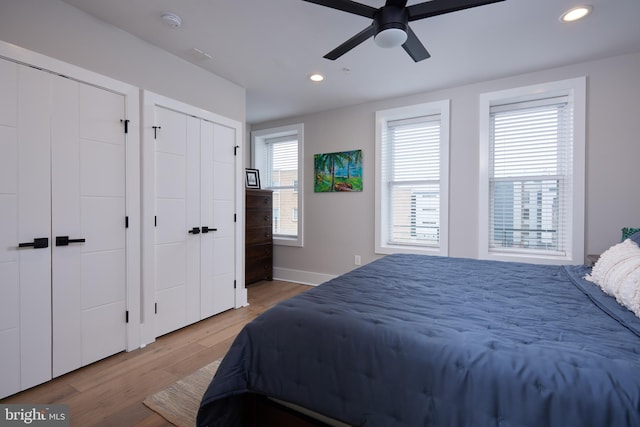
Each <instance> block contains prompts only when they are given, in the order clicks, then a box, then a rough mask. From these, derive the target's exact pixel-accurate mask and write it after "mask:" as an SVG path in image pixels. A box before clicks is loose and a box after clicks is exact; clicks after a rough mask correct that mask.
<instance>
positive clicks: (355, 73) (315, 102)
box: [64, 0, 640, 123]
mask: <svg viewBox="0 0 640 427" xmlns="http://www.w3.org/2000/svg"><path fill="white" fill-rule="evenodd" d="M64 1H65V2H66V3H68V4H71V5H73V6H75V7H77V8H79V9H81V10H83V11H85V12H86V13H88V14H90V15H93V16H95V17H96V18H98V19H101V20H103V21H106V22H108V23H110V24H112V25H114V26H116V27H120V28H121V29H123V30H125V31H127V32H129V33H131V34H133V35H135V36H137V37H139V38H141V39H144V40H146V41H148V42H149V43H151V44H154V45H156V46H158V47H160V48H162V49H165V50H167V51H169V52H172V53H173V54H175V55H177V56H179V57H181V58H184V59H185V60H187V61H190V62H192V63H194V64H197V65H198V66H200V67H203V68H205V69H207V70H210V71H211V72H213V73H215V74H217V75H219V76H222V77H224V78H226V79H228V80H231V81H232V82H234V83H236V84H238V85H240V86H243V87H245V88H246V89H247V122H249V123H258V122H263V121H267V120H272V119H278V118H283V117H288V116H293V115H299V114H306V113H312V112H317V111H322V110H327V109H332V108H336V107H341V106H347V105H354V104H359V103H362V102H366V101H371V100H377V99H384V98H389V97H394V96H401V95H407V94H411V93H417V92H426V91H431V90H435V89H439V88H446V87H452V86H457V85H461V84H466V83H472V82H476V81H483V80H489V79H494V78H499V77H504V76H509V75H515V74H520V73H524V72H528V71H534V70H539V69H545V68H550V67H556V66H561V65H565V64H571V63H575V62H581V61H586V60H591V59H597V58H603V57H607V56H614V55H619V54H623V53H630V52H638V51H640V24H639V23H638V22H637V21H638V18H640V0H585V1H586V2H587V4H590V5H593V12H592V14H591V15H589V16H588V17H587V18H585V19H584V20H582V21H579V22H575V23H572V24H562V23H560V21H559V19H558V18H559V16H560V14H561V13H562V12H563V11H565V10H566V9H569V8H570V7H572V6H575V5H577V4H580V1H581V0H505V1H503V2H499V3H494V4H490V5H486V6H480V7H476V8H473V9H467V10H463V11H459V12H454V13H450V14H446V15H440V16H436V17H433V18H427V19H424V20H420V21H414V22H412V23H410V26H411V28H412V29H413V31H414V32H415V33H416V34H417V35H418V37H419V38H420V40H421V41H422V43H423V44H424V45H425V47H426V48H427V50H428V51H429V52H430V53H431V58H430V59H426V60H424V61H422V62H419V63H414V62H413V61H412V60H411V58H410V57H409V56H408V55H407V54H406V53H405V52H404V50H403V49H402V48H395V49H382V48H379V47H377V46H376V45H375V44H374V43H373V40H372V39H370V40H367V41H366V42H364V43H363V44H361V45H360V46H358V47H356V48H355V49H354V50H351V51H350V52H348V53H347V54H345V55H344V56H342V57H341V58H339V59H338V60H336V61H330V60H327V59H324V58H323V57H322V56H323V55H325V54H326V53H327V52H329V51H330V50H332V49H333V48H335V47H337V46H338V45H339V44H341V43H342V42H344V41H345V40H347V39H349V38H350V37H351V36H353V35H355V34H356V33H358V32H359V31H360V30H362V29H364V28H365V27H366V26H368V25H369V24H370V20H369V19H367V18H363V17H361V16H357V15H352V14H348V13H345V12H341V11H338V10H334V9H329V8H326V7H322V6H319V5H316V4H312V3H307V2H304V1H302V0H134V1H132V0H64ZM420 2H421V0H417V1H409V2H408V4H409V5H411V4H415V3H420ZM362 3H365V4H368V5H370V6H373V7H376V8H377V7H380V6H382V5H383V4H384V0H363V1H362ZM164 12H174V13H176V14H178V15H179V16H180V17H181V18H182V26H181V27H180V28H177V29H174V28H171V27H169V26H168V25H166V24H165V23H164V22H163V21H162V19H161V15H162V14H163V13H164ZM193 48H196V49H199V50H201V51H203V52H206V53H208V54H209V55H211V57H212V58H211V59H206V58H205V59H202V58H198V57H196V56H195V55H193ZM315 72H320V73H322V74H324V75H325V76H326V79H325V81H324V82H322V83H312V82H310V81H309V79H308V77H309V75H310V74H312V73H315Z"/></svg>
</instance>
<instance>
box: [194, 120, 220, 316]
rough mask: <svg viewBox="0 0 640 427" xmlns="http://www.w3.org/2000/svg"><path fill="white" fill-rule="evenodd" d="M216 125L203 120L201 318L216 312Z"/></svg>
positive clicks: (201, 160)
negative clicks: (214, 298) (214, 137)
mask: <svg viewBox="0 0 640 427" xmlns="http://www.w3.org/2000/svg"><path fill="white" fill-rule="evenodd" d="M213 126H214V124H213V123H211V122H207V121H205V120H201V129H202V134H201V136H202V137H201V140H200V144H201V153H202V156H201V158H200V162H201V165H202V166H201V171H202V172H201V174H200V178H201V181H202V187H201V189H202V191H201V202H200V212H201V217H202V226H203V227H207V229H206V230H207V232H206V233H204V232H203V233H202V237H201V238H200V248H201V258H202V260H201V266H200V277H201V278H202V282H201V285H200V289H201V298H200V301H199V303H200V307H199V310H198V314H199V315H200V318H201V319H204V318H207V317H209V316H212V315H214V314H215V311H214V307H213V289H214V283H215V265H214V264H215V263H216V260H215V253H214V246H215V243H214V242H215V237H216V234H217V233H218V227H217V224H216V217H215V213H214V211H215V208H214V205H215V201H214V198H215V194H214V193H215V192H214V174H215V171H214V168H215V161H214V151H215V150H214V145H215V141H214V139H213Z"/></svg>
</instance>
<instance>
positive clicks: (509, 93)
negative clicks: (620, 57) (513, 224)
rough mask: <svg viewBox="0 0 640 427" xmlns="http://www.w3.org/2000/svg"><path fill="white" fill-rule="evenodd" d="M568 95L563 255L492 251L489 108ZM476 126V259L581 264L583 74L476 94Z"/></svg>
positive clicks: (584, 167) (583, 198)
mask: <svg viewBox="0 0 640 427" xmlns="http://www.w3.org/2000/svg"><path fill="white" fill-rule="evenodd" d="M556 96H568V97H569V99H570V102H572V104H573V123H572V126H573V128H572V132H573V147H572V151H573V159H572V176H571V177H572V187H571V197H572V200H571V201H570V203H569V204H568V207H569V209H570V213H569V214H568V216H567V219H568V220H569V221H570V225H568V226H567V230H565V231H566V233H568V236H569V237H568V238H567V248H566V254H565V255H560V254H558V255H555V254H549V253H544V252H542V253H540V251H537V250H536V249H523V248H514V249H512V250H509V249H504V248H502V249H501V250H500V251H492V250H491V249H490V247H489V241H490V236H489V234H490V220H491V218H490V209H491V206H490V184H489V179H490V172H491V171H490V164H491V159H490V144H491V140H490V132H491V129H490V126H491V120H490V110H491V107H492V106H494V105H500V104H506V103H518V102H528V101H535V100H538V99H544V98H550V97H556ZM479 113H480V129H479V137H480V140H479V148H480V152H479V163H480V165H479V166H480V168H479V170H480V176H479V178H480V179H479V189H478V193H479V197H478V199H479V204H478V212H479V214H478V233H479V235H478V244H479V247H478V255H479V258H480V259H487V260H498V261H515V262H528V263H541V264H556V265H558V264H583V263H584V223H585V222H584V218H585V207H584V204H585V170H586V163H585V134H586V77H577V78H573V79H567V80H561V81H556V82H548V83H542V84H537V85H531V86H524V87H519V88H512V89H506V90H500V91H496V92H487V93H483V94H481V95H480V105H479Z"/></svg>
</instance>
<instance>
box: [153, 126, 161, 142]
mask: <svg viewBox="0 0 640 427" xmlns="http://www.w3.org/2000/svg"><path fill="white" fill-rule="evenodd" d="M151 127H152V128H153V139H158V129H162V127H161V126H151Z"/></svg>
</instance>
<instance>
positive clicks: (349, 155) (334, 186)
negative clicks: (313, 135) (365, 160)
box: [313, 150, 362, 193]
mask: <svg viewBox="0 0 640 427" xmlns="http://www.w3.org/2000/svg"><path fill="white" fill-rule="evenodd" d="M313 170H314V180H313V183H314V184H313V190H314V192H316V193H328V192H335V191H362V150H352V151H341V152H339V153H324V154H315V155H314V156H313Z"/></svg>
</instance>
